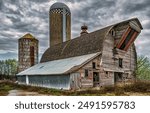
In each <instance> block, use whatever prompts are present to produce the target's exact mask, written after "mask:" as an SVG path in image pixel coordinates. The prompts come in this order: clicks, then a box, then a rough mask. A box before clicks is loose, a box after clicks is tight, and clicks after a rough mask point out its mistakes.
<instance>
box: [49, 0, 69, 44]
mask: <svg viewBox="0 0 150 113" xmlns="http://www.w3.org/2000/svg"><path fill="white" fill-rule="evenodd" d="M49 27H50V28H49V29H50V31H49V33H50V34H49V36H50V43H49V44H50V46H53V45H56V44H58V43H62V42H65V41H68V40H70V39H71V12H70V9H69V7H68V6H67V5H65V4H64V3H60V2H56V3H54V4H53V5H52V6H51V7H50V12H49Z"/></svg>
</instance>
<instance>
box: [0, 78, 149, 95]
mask: <svg viewBox="0 0 150 113" xmlns="http://www.w3.org/2000/svg"><path fill="white" fill-rule="evenodd" d="M10 90H24V91H29V92H37V93H39V94H44V95H56V96H61V95H64V96H65V95H68V96H130V95H132V96H150V82H136V83H133V84H126V85H118V86H107V87H102V88H97V89H95V88H90V89H84V90H80V91H64V90H57V89H49V88H43V87H35V86H26V85H19V84H16V83H13V82H8V81H7V82H6V81H3V82H0V95H1V96H5V95H8V92H9V91H10Z"/></svg>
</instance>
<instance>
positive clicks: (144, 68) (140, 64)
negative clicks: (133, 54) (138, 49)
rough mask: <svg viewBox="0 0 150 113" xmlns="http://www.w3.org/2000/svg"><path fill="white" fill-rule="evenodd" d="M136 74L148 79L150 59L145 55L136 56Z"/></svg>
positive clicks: (149, 75)
mask: <svg viewBox="0 0 150 113" xmlns="http://www.w3.org/2000/svg"><path fill="white" fill-rule="evenodd" d="M136 76H137V78H139V79H149V80H150V60H149V59H148V58H147V57H144V56H139V57H138V59H137V70H136Z"/></svg>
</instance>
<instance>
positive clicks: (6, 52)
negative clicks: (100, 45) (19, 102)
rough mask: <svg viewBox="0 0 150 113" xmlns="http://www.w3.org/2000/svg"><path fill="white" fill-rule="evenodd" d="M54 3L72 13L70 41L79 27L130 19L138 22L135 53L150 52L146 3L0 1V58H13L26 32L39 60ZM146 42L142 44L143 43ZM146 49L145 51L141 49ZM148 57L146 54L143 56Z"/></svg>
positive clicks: (149, 15)
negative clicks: (36, 42)
mask: <svg viewBox="0 0 150 113" xmlns="http://www.w3.org/2000/svg"><path fill="white" fill-rule="evenodd" d="M56 1H59V2H64V3H65V4H67V5H68V7H69V8H70V10H71V13H72V25H71V26H72V31H71V32H72V38H74V37H77V36H79V35H80V32H81V26H82V25H83V24H84V23H85V24H86V25H88V28H89V29H88V31H89V32H91V31H94V30H97V29H100V28H102V27H105V26H107V25H110V24H114V23H117V22H120V21H122V20H126V19H129V18H132V17H138V18H139V20H140V21H141V23H142V25H143V28H144V29H145V30H143V32H142V33H141V35H140V36H139V37H138V39H137V40H136V45H137V51H138V54H144V55H146V54H147V53H150V50H149V48H148V47H147V46H148V45H149V44H150V41H149V36H150V21H149V18H150V13H149V12H150V8H149V6H150V0H140V1H137V0H0V18H1V19H0V23H1V24H0V30H1V32H0V59H2V58H4V56H7V57H5V58H8V56H10V58H13V57H14V58H16V56H17V50H18V49H17V46H18V43H17V41H18V39H19V38H20V37H22V36H23V35H24V34H25V33H27V32H29V33H31V34H33V35H34V36H35V37H36V38H37V39H39V42H40V43H39V45H40V47H39V48H40V50H39V54H40V57H41V55H42V53H43V52H44V51H45V50H46V49H47V47H48V45H49V15H48V14H49V8H50V6H51V5H52V4H53V3H55V2H56ZM144 40H146V41H144ZM144 48H147V49H144ZM147 56H149V58H150V54H147Z"/></svg>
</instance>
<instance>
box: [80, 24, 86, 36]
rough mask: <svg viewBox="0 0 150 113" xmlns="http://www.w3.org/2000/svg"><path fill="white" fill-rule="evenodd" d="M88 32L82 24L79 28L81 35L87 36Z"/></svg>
mask: <svg viewBox="0 0 150 113" xmlns="http://www.w3.org/2000/svg"><path fill="white" fill-rule="evenodd" d="M87 30H88V27H87V26H86V25H85V24H84V25H83V26H81V33H80V34H81V35H84V34H88V32H87Z"/></svg>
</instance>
